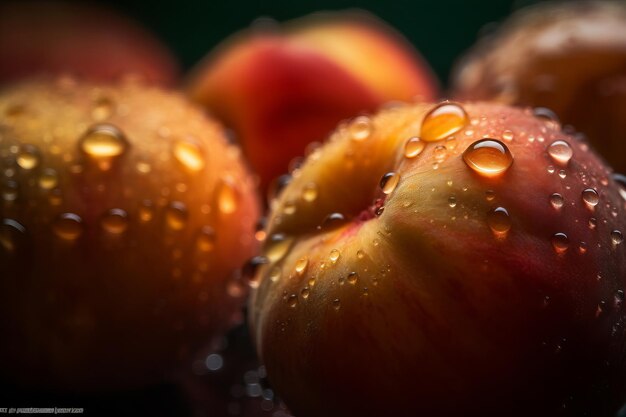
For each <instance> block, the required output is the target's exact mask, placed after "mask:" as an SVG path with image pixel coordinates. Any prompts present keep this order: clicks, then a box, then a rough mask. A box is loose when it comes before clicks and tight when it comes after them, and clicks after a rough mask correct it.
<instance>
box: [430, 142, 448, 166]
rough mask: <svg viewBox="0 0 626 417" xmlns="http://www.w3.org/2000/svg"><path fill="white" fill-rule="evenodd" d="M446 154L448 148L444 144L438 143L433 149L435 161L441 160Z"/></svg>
mask: <svg viewBox="0 0 626 417" xmlns="http://www.w3.org/2000/svg"><path fill="white" fill-rule="evenodd" d="M447 156H448V150H447V149H446V147H445V146H443V145H438V146H436V147H435V150H434V151H433V157H434V158H435V161H437V162H443V161H444V160H445V159H446V157H447Z"/></svg>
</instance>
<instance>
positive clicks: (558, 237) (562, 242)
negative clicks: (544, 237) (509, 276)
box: [551, 233, 569, 254]
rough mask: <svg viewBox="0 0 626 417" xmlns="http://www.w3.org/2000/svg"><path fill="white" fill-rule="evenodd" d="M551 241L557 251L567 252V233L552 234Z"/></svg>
mask: <svg viewBox="0 0 626 417" xmlns="http://www.w3.org/2000/svg"><path fill="white" fill-rule="evenodd" d="M551 242H552V247H553V248H554V251H555V252H556V253H559V254H561V253H565V252H566V251H567V249H568V248H569V238H568V237H567V235H566V234H565V233H555V234H554V235H552V238H551Z"/></svg>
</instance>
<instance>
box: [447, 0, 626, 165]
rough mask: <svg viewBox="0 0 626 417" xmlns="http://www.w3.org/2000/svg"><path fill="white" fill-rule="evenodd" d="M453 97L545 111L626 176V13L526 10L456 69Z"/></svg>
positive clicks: (598, 5)
mask: <svg viewBox="0 0 626 417" xmlns="http://www.w3.org/2000/svg"><path fill="white" fill-rule="evenodd" d="M454 72H455V73H456V74H455V76H454V77H453V84H454V91H455V94H456V96H458V97H460V98H462V99H472V100H497V101H500V102H504V103H508V104H518V105H529V106H540V107H547V108H550V109H551V110H553V111H554V112H555V113H556V114H557V115H558V116H559V118H561V120H562V121H563V122H564V123H569V124H573V125H575V126H576V129H578V130H579V131H581V132H583V133H585V134H586V135H588V137H589V140H590V141H591V143H592V144H593V145H594V146H595V147H597V149H598V151H599V152H600V153H601V154H602V156H604V158H606V159H607V160H608V161H609V163H610V164H611V165H613V167H614V168H616V169H617V170H618V171H622V172H624V171H626V142H625V141H624V140H623V138H624V137H625V136H626V122H624V120H625V119H624V117H623V115H624V109H626V7H625V6H624V4H621V3H620V2H615V1H611V2H609V1H593V2H592V1H578V2H560V3H556V4H554V3H545V4H541V5H537V6H534V7H531V8H528V9H523V10H521V11H520V12H518V13H516V14H515V15H513V16H512V17H511V18H510V19H509V20H507V21H506V22H504V23H503V25H502V27H501V29H500V30H498V31H497V32H496V33H494V34H493V35H490V36H488V37H486V38H484V39H482V40H480V41H479V42H478V43H477V45H476V46H474V47H473V48H472V49H471V50H470V51H469V53H468V54H467V56H465V57H464V58H463V59H462V60H461V61H460V62H459V64H458V65H457V68H456V70H455V71H454Z"/></svg>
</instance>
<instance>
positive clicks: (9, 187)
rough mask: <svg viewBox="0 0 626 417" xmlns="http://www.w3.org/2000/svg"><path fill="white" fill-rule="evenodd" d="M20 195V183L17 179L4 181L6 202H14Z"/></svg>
mask: <svg viewBox="0 0 626 417" xmlns="http://www.w3.org/2000/svg"><path fill="white" fill-rule="evenodd" d="M18 197H19V185H18V183H17V182H15V181H11V180H9V181H3V182H2V199H3V200H4V201H6V202H13V201H15V200H17V198H18Z"/></svg>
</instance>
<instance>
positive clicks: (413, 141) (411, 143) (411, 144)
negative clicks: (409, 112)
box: [404, 137, 424, 158]
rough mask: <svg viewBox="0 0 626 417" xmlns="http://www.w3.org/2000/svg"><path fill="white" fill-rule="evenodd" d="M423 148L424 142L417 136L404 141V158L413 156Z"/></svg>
mask: <svg viewBox="0 0 626 417" xmlns="http://www.w3.org/2000/svg"><path fill="white" fill-rule="evenodd" d="M423 150H424V142H422V141H421V140H420V139H419V138H417V137H413V138H410V139H409V140H407V141H406V144H405V145H404V156H405V157H406V158H415V157H416V156H417V155H419V154H421V153H422V151H423Z"/></svg>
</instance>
